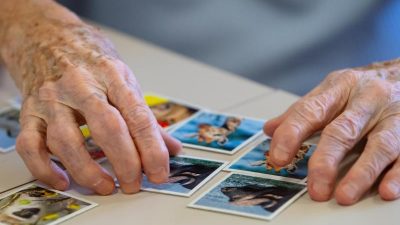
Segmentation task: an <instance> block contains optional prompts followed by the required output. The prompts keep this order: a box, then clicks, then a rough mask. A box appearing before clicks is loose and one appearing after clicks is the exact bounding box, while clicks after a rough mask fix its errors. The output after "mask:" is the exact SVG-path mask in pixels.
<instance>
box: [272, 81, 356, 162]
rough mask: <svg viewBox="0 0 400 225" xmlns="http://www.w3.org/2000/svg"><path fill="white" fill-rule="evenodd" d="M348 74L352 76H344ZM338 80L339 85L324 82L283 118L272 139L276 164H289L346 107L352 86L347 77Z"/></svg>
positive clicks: (273, 159)
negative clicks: (303, 145) (303, 146)
mask: <svg viewBox="0 0 400 225" xmlns="http://www.w3.org/2000/svg"><path fill="white" fill-rule="evenodd" d="M346 75H348V76H351V74H343V75H341V76H346ZM331 76H332V75H331ZM335 76H337V75H335ZM336 79H337V83H336V85H334V86H332V85H330V83H328V84H327V83H326V82H325V83H323V84H321V88H318V89H317V90H318V92H317V93H315V94H313V95H308V96H306V97H305V98H304V99H302V100H301V101H299V102H298V103H297V104H296V105H295V106H294V107H292V109H291V110H290V111H288V112H287V113H285V115H284V116H283V118H280V120H282V121H281V123H280V124H279V125H277V128H276V130H275V131H274V132H273V136H272V141H271V155H270V157H271V162H272V163H273V164H275V165H277V166H284V165H286V164H288V163H289V162H290V161H291V160H292V159H293V157H294V156H295V155H296V152H297V150H298V149H299V147H300V145H301V143H302V142H304V140H305V139H307V138H308V137H309V136H311V135H312V134H313V133H315V132H316V131H318V130H320V129H321V128H322V127H324V126H325V125H326V124H328V123H329V122H330V121H331V120H332V119H333V118H334V117H335V116H336V115H337V114H338V113H340V112H341V110H342V109H343V108H344V106H345V105H346V102H347V99H348V97H349V95H350V90H351V85H349V82H348V78H347V77H343V78H341V77H338V78H336Z"/></svg>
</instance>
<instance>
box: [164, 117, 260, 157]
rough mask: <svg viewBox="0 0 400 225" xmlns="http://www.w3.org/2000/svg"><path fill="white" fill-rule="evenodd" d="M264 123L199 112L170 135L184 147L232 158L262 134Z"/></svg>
mask: <svg viewBox="0 0 400 225" xmlns="http://www.w3.org/2000/svg"><path fill="white" fill-rule="evenodd" d="M263 125H264V121H262V120H257V119H250V118H244V117H237V116H230V115H225V114H219V113H212V112H201V113H199V114H197V115H196V116H195V117H193V118H192V119H190V120H188V121H186V122H185V123H183V124H182V125H180V126H178V127H177V128H176V129H174V130H172V131H171V132H170V133H171V135H172V136H174V137H175V138H177V139H178V140H180V141H181V142H182V143H183V145H184V146H187V147H191V148H196V149H202V150H208V151H213V152H220V153H225V154H234V153H235V152H237V151H238V150H240V149H242V148H243V147H244V146H245V145H246V144H247V143H249V142H250V141H252V140H254V138H256V137H257V136H258V134H261V132H262V128H263Z"/></svg>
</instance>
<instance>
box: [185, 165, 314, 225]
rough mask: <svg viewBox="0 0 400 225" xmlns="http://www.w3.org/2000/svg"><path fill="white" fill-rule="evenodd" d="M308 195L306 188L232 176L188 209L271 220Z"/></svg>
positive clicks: (195, 201)
mask: <svg viewBox="0 0 400 225" xmlns="http://www.w3.org/2000/svg"><path fill="white" fill-rule="evenodd" d="M305 191H306V185H305V184H297V183H291V182H285V181H278V180H271V179H268V178H262V177H257V176H249V175H244V174H236V173H231V174H229V175H228V176H226V177H225V179H223V180H222V181H221V182H219V183H218V184H216V185H215V186H214V187H212V188H211V189H210V190H208V191H206V192H205V193H203V194H202V195H201V196H200V197H198V198H197V199H195V200H194V201H193V202H192V203H190V204H189V205H188V206H189V207H191V208H198V209H205V210H209V211H217V212H222V213H228V214H234V215H240V216H247V217H252V218H257V219H264V220H271V219H272V218H273V217H275V216H276V215H278V214H279V213H280V212H281V211H282V210H284V209H285V208H286V207H288V206H289V205H290V204H291V203H293V202H294V201H295V200H296V199H298V198H299V197H300V196H301V195H302V194H303V193H304V192H305Z"/></svg>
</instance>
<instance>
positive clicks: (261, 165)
mask: <svg viewBox="0 0 400 225" xmlns="http://www.w3.org/2000/svg"><path fill="white" fill-rule="evenodd" d="M270 143H271V139H270V138H266V139H264V140H263V141H262V142H261V143H260V144H259V145H257V146H256V147H254V148H252V149H250V150H249V151H247V152H245V153H244V154H243V155H242V156H241V157H239V158H238V159H236V160H235V161H233V162H232V163H230V164H229V165H228V166H227V168H226V169H225V170H228V171H235V172H241V173H258V174H265V175H272V176H278V177H281V178H282V177H284V178H288V180H293V181H305V180H306V177H307V164H308V160H309V159H310V157H311V155H312V154H313V153H314V151H315V148H316V145H315V144H306V143H304V144H302V145H301V147H300V149H299V150H298V151H297V153H296V155H295V157H294V158H293V159H292V161H291V162H290V163H289V164H288V165H286V166H283V167H277V166H274V165H273V164H272V163H271V162H269V149H270Z"/></svg>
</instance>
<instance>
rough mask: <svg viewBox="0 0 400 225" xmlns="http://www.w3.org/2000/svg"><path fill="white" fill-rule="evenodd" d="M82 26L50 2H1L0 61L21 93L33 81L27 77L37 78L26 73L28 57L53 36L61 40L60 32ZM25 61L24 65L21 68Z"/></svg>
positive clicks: (80, 22)
mask: <svg viewBox="0 0 400 225" xmlns="http://www.w3.org/2000/svg"><path fill="white" fill-rule="evenodd" d="M3 1H4V2H3ZM3 3H4V4H3ZM82 24H83V22H82V21H81V20H80V19H79V18H78V17H77V16H76V15H75V14H73V13H72V12H70V11H69V10H68V9H66V8H64V7H62V6H60V5H58V4H57V3H56V2H54V1H52V0H27V1H26V0H2V4H1V5H0V61H2V62H3V63H4V64H5V66H6V68H7V69H8V71H9V73H10V74H11V76H12V77H13V79H14V81H15V83H16V85H17V87H18V88H19V89H20V90H21V91H22V92H24V90H23V89H24V88H23V86H26V85H24V84H23V82H25V80H28V81H27V82H25V83H30V82H29V80H35V79H36V78H34V77H31V78H27V77H26V76H28V75H29V76H36V74H29V73H27V72H26V70H27V68H26V67H27V66H29V65H28V64H26V62H27V60H28V61H29V55H30V54H31V55H33V54H34V51H36V50H38V48H39V47H40V45H41V44H42V42H46V41H49V39H51V38H55V37H56V36H57V37H62V35H60V34H58V35H57V33H58V32H59V30H60V29H64V28H65V27H70V26H74V27H77V26H82ZM66 29H68V28H66ZM24 61H25V64H26V65H23V64H24ZM31 63H34V62H33V61H31ZM24 70H25V71H24Z"/></svg>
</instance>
